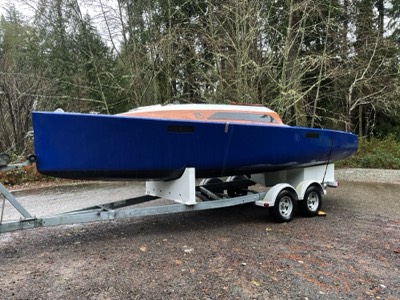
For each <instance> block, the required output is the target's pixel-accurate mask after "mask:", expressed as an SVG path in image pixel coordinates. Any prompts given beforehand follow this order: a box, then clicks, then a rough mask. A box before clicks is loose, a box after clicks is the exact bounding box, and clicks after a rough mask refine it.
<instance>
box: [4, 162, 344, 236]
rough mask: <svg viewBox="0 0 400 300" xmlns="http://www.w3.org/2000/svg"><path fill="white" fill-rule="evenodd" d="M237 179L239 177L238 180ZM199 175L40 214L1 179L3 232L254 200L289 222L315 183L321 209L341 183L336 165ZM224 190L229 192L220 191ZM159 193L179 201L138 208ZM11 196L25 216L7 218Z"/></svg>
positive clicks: (189, 172)
mask: <svg viewBox="0 0 400 300" xmlns="http://www.w3.org/2000/svg"><path fill="white" fill-rule="evenodd" d="M33 161H34V160H33V158H31V159H30V160H28V161H27V162H26V163H24V164H18V165H11V166H0V171H4V170H10V169H15V168H18V167H21V166H26V165H28V164H29V163H32V162H33ZM236 178H237V179H238V180H235V179H236ZM195 179H196V176H195V169H194V168H187V169H186V170H185V172H184V174H183V175H182V177H180V178H178V179H176V180H171V181H168V182H160V181H148V182H146V194H145V195H144V196H139V197H135V198H131V199H126V200H121V201H116V202H111V203H107V204H101V205H96V206H92V207H88V208H84V209H80V210H75V211H71V212H67V213H61V214H56V215H52V216H45V217H40V218H37V217H35V216H33V215H32V214H31V213H29V212H28V211H27V210H26V209H25V208H24V207H23V206H22V205H21V204H20V203H19V202H18V200H17V199H16V198H15V197H14V196H13V195H12V194H11V193H10V192H9V191H8V190H7V189H6V188H5V187H4V186H3V185H2V184H1V183H0V194H1V195H3V203H2V205H1V211H0V233H3V232H10V231H16V230H24V229H31V228H37V227H48V226H56V225H66V224H76V223H87V222H96V221H105V220H117V219H124V218H132V217H139V216H154V215H161V214H169V213H180V212H189V211H200V210H207V209H215V208H222V207H229V206H235V205H240V204H245V203H255V204H256V205H258V206H262V207H267V208H269V209H271V210H272V212H273V214H274V215H275V217H276V219H277V221H281V222H286V221H290V220H291V219H292V218H293V216H294V212H295V207H296V202H297V201H303V202H304V203H306V205H305V206H306V207H307V202H308V201H309V199H305V197H306V195H308V193H309V191H310V189H311V188H312V189H313V192H314V194H313V195H314V196H315V195H317V196H319V198H318V199H316V200H317V201H318V208H319V207H320V204H321V200H322V199H321V195H322V194H325V193H326V187H327V186H330V187H336V186H337V182H336V181H335V180H334V166H333V164H328V165H321V166H316V167H315V166H314V167H308V168H299V169H292V170H285V171H274V172H268V173H263V174H253V175H251V180H250V179H249V178H247V177H245V178H243V176H238V177H229V178H228V180H227V182H222V181H221V182H217V183H215V182H214V183H209V184H207V183H206V184H200V185H199V186H196V181H195ZM206 182H207V181H206ZM256 183H258V184H261V185H263V186H265V187H267V186H270V188H269V190H268V191H265V192H254V191H251V190H249V186H252V185H254V184H256ZM315 187H317V189H316V188H315ZM225 190H226V191H227V193H225V192H223V193H221V191H225ZM230 191H231V192H232V191H235V192H237V191H240V193H233V194H234V195H235V196H233V197H230V196H229V194H230V195H232V193H230ZM282 195H283V196H282ZM159 198H165V199H169V200H172V201H174V202H175V204H170V205H162V206H149V207H135V205H137V204H139V203H143V202H147V201H152V200H155V199H159ZM6 200H7V201H8V202H9V203H10V204H11V205H12V206H13V207H14V208H15V209H16V210H17V211H18V212H19V213H20V214H21V216H22V218H21V219H20V220H11V221H8V220H7V221H3V215H4V207H5V201H6ZM198 200H201V201H200V202H199V201H198ZM311 200H313V199H311ZM311 200H310V201H311ZM314 200H315V199H314ZM277 201H278V202H277ZM288 203H289V204H288ZM290 203H291V204H290ZM314 208H315V207H314ZM314 213H315V214H316V212H315V211H311V214H314Z"/></svg>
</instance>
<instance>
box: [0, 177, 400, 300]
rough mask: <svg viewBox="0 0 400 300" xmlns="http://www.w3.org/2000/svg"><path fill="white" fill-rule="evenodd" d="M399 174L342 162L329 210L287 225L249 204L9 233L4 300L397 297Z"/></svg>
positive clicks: (1, 247)
mask: <svg viewBox="0 0 400 300" xmlns="http://www.w3.org/2000/svg"><path fill="white" fill-rule="evenodd" d="M399 176H400V173H399V171H392V170H389V171H386V170H384V171H382V170H356V169H351V170H345V169H342V170H340V169H339V170H337V178H338V180H340V186H339V188H337V189H329V190H328V194H327V195H326V196H325V198H324V204H323V210H324V211H325V212H327V216H325V217H314V218H300V217H297V218H295V219H294V220H293V221H292V222H290V223H284V224H277V223H275V222H273V221H272V218H271V216H270V214H269V213H268V211H267V210H266V209H263V208H260V207H255V206H253V205H244V206H237V207H232V208H225V209H217V210H211V211H203V212H192V213H179V214H172V215H163V216H157V217H146V218H135V219H127V220H120V221H115V222H101V223H93V224H83V225H82V224H81V225H69V226H58V227H52V228H39V229H34V230H27V231H20V232H13V233H5V234H1V235H0V267H1V272H0V298H1V299H141V300H143V299H207V300H210V299H249V300H250V299H371V300H372V299H387V300H395V299H400V279H399V278H400V243H399V241H400V201H399V195H400V184H398V183H399V178H400V177H399ZM117 186H118V185H117ZM118 187H121V186H120V185H119V186H118ZM82 188H83V189H85V193H89V192H88V191H87V188H88V186H82ZM110 189H111V187H110ZM112 190H113V193H117V192H118V189H112ZM46 191H47V192H48V190H47V189H46V190H44V191H43V193H45V192H46ZM36 192H37V193H38V194H37V197H41V196H40V195H41V194H42V193H41V192H40V191H36ZM78 192H79V188H78V187H77V186H74V187H73V189H72V191H71V192H70V194H68V192H67V191H65V192H64V193H65V195H62V197H65V199H72V198H73V196H74V195H77V193H78ZM91 193H92V194H91V197H93V198H96V197H97V198H99V199H100V198H101V196H102V195H103V194H106V195H105V196H107V197H110V195H109V194H107V193H105V191H104V186H103V187H102V186H100V187H97V188H96V187H95V186H94V187H93V190H92V192H91ZM43 197H45V198H46V197H47V195H44V196H43ZM87 197H90V193H89V194H88V195H87Z"/></svg>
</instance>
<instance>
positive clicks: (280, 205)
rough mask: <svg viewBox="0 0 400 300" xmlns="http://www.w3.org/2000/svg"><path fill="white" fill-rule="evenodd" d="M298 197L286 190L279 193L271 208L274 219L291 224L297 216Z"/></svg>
mask: <svg viewBox="0 0 400 300" xmlns="http://www.w3.org/2000/svg"><path fill="white" fill-rule="evenodd" d="M295 208H296V197H295V196H294V194H293V192H291V191H289V190H287V189H285V190H282V191H280V192H279V194H278V196H277V197H276V200H275V204H274V206H273V207H271V212H272V214H273V217H274V219H275V220H276V221H277V222H279V223H283V222H290V221H291V220H292V219H293V217H294V214H295Z"/></svg>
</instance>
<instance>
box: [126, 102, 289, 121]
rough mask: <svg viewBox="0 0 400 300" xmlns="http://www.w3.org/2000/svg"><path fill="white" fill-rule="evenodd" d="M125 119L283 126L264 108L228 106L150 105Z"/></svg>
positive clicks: (138, 109) (129, 113)
mask: <svg viewBox="0 0 400 300" xmlns="http://www.w3.org/2000/svg"><path fill="white" fill-rule="evenodd" d="M120 115H121V116H127V117H143V118H157V119H175V120H192V121H204V122H207V121H208V122H230V123H246V124H254V123H256V124H264V125H283V123H282V120H281V118H280V117H279V116H278V114H277V113H276V112H274V111H273V110H271V109H269V108H266V107H264V106H254V105H228V104H169V105H151V106H143V107H138V108H135V109H132V110H130V111H128V112H126V113H122V114H120Z"/></svg>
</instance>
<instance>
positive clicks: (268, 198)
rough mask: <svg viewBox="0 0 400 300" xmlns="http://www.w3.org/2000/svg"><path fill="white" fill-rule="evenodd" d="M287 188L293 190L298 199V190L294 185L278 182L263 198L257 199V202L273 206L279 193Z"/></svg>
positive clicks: (260, 204)
mask: <svg viewBox="0 0 400 300" xmlns="http://www.w3.org/2000/svg"><path fill="white" fill-rule="evenodd" d="M285 189H286V190H289V191H291V192H292V193H293V195H294V196H295V198H296V199H298V194H297V191H296V189H295V188H294V187H293V186H291V185H290V184H288V183H278V184H276V185H274V186H273V187H271V188H270V189H269V190H268V192H267V194H266V195H265V197H264V198H263V200H261V201H256V202H255V204H256V205H258V206H263V207H273V206H274V205H275V201H276V198H277V197H278V195H279V193H280V192H281V191H283V190H285Z"/></svg>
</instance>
